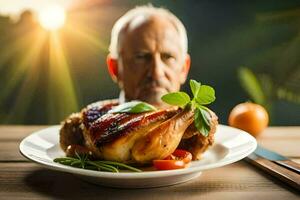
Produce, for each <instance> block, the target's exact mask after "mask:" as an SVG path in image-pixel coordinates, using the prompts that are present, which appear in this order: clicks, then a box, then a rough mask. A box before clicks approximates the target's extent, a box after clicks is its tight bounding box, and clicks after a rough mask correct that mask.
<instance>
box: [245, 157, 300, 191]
mask: <svg viewBox="0 0 300 200" xmlns="http://www.w3.org/2000/svg"><path fill="white" fill-rule="evenodd" d="M246 160H247V161H248V162H250V163H252V164H253V165H255V166H257V167H259V168H260V169H262V170H264V171H266V172H267V173H269V174H271V175H272V176H274V177H276V178H278V179H279V180H281V181H282V182H283V183H286V184H289V185H290V186H292V187H294V188H295V189H296V190H298V191H300V175H299V174H297V173H295V172H293V171H291V170H288V169H286V168H284V167H281V166H280V165H278V164H276V163H274V162H272V161H270V160H267V159H264V158H261V157H256V156H252V155H251V156H249V157H248V158H246Z"/></svg>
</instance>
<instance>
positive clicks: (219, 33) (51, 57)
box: [0, 0, 300, 125]
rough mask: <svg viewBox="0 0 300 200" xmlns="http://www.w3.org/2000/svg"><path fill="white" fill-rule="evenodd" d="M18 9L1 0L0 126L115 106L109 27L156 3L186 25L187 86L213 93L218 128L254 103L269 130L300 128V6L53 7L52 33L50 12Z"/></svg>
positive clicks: (106, 1) (164, 0) (125, 3)
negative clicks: (60, 12) (106, 103)
mask: <svg viewBox="0 0 300 200" xmlns="http://www.w3.org/2000/svg"><path fill="white" fill-rule="evenodd" d="M6 2H7V1H6ZM21 2H22V1H21V0H19V1H17V0H14V1H11V2H10V3H9V6H8V4H7V3H5V1H2V0H0V15H1V16H0V44H1V46H0V123H2V124H57V123H59V122H60V121H61V120H63V119H64V118H65V117H66V116H67V115H68V114H70V113H71V112H76V111H78V110H80V109H81V108H82V107H84V106H85V105H87V104H88V103H91V102H94V101H97V100H102V99H109V98H116V97H118V94H119V90H118V87H117V86H116V85H115V84H114V83H113V81H112V80H111V79H110V77H109V75H108V72H107V70H106V64H105V58H106V55H107V53H108V50H107V49H108V45H109V40H110V31H111V28H112V26H113V24H114V22H115V21H116V20H117V19H118V18H119V17H120V16H121V15H123V14H124V13H125V12H126V11H127V10H129V9H130V8H133V7H135V6H137V5H143V4H146V3H152V4H153V5H154V6H158V7H164V8H167V9H169V10H171V11H172V12H173V13H174V14H175V15H177V16H178V17H179V18H180V19H181V20H182V22H183V23H184V25H185V26H186V29H187V32H188V38H189V53H190V55H191V58H192V66H191V71H190V74H189V77H188V78H189V79H190V78H193V79H196V80H198V81H200V82H202V83H205V84H209V85H212V86H213V87H214V88H215V90H216V95H217V100H216V102H215V103H214V104H213V105H212V106H211V108H212V109H213V110H214V111H215V112H216V113H217V114H218V116H219V118H220V122H221V123H223V124H227V118H228V115H229V112H230V110H231V109H232V108H233V106H234V105H236V104H238V103H240V102H244V101H247V100H252V101H256V102H259V103H263V104H264V105H265V106H266V107H268V109H269V111H270V113H271V125H300V106H299V105H300V104H299V102H300V100H299V93H300V1H291V0H286V1H201V0H198V1H196V0H189V1H180V0H160V1H158V0H156V1H137V0H132V1H129V0H119V1H116V0H114V1H113V0H76V1H68V2H67V1H65V2H64V3H62V2H63V1H56V3H57V4H58V5H60V4H61V6H63V7H64V8H65V9H66V22H65V24H64V26H63V27H62V28H61V29H59V30H58V31H48V30H46V29H44V28H43V27H42V26H41V25H40V23H39V21H38V20H37V19H38V15H39V13H41V12H42V11H40V10H39V9H40V8H41V7H46V6H45V5H46V4H45V5H40V7H34V6H32V7H30V3H29V2H27V4H26V5H24V6H23V9H19V10H18V11H16V9H15V10H14V9H11V8H14V6H15V7H16V8H17V7H18V8H19V7H22V6H20V5H18V3H21ZM40 2H42V1H40ZM43 2H44V3H49V2H51V1H50V0H48V2H47V0H45V1H43ZM66 2H67V3H66ZM51 3H53V1H52V2H51ZM32 4H33V5H36V4H34V1H33V0H32ZM5 6H6V7H5ZM5 8H7V9H5ZM28 8H31V9H28ZM9 9H11V10H9ZM41 10H42V9H41ZM18 15H19V17H18ZM242 66H246V67H247V69H246V72H247V73H248V74H247V73H246V74H245V73H244V72H245V70H244V71H240V69H241V68H240V67H242ZM244 69H245V68H244ZM249 70H251V71H252V72H251V71H249ZM239 72H240V73H239ZM249 88H250V89H249ZM182 89H183V90H185V91H188V84H185V85H184V86H183V88H182ZM259 95H260V96H259ZM261 96H263V97H262V98H261ZM261 99H263V101H262V100H261ZM261 101H262V102H261Z"/></svg>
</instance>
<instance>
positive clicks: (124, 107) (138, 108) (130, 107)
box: [108, 101, 156, 113]
mask: <svg viewBox="0 0 300 200" xmlns="http://www.w3.org/2000/svg"><path fill="white" fill-rule="evenodd" d="M155 110H156V108H155V107H154V106H152V105H150V104H148V103H146V102H142V101H130V102H126V103H123V104H120V105H118V106H116V107H114V108H113V109H111V110H110V111H109V112H108V113H142V112H149V111H155Z"/></svg>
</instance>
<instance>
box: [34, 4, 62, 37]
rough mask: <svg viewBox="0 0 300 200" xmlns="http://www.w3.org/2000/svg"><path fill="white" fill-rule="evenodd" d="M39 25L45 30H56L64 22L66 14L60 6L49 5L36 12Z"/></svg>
mask: <svg viewBox="0 0 300 200" xmlns="http://www.w3.org/2000/svg"><path fill="white" fill-rule="evenodd" d="M38 20H39V22H40V24H41V26H42V27H43V28H45V29H47V30H50V31H52V30H57V29H59V28H61V27H62V26H63V25H64V24H65V20H66V14H65V10H64V9H63V8H62V7H61V6H57V5H55V6H51V7H47V8H46V9H44V10H42V11H41V12H40V13H39V14H38Z"/></svg>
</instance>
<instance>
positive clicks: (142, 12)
mask: <svg viewBox="0 0 300 200" xmlns="http://www.w3.org/2000/svg"><path fill="white" fill-rule="evenodd" d="M157 15H159V16H162V17H166V18H167V19H168V20H169V21H170V22H171V23H172V24H173V26H174V27H175V29H176V30H177V32H178V35H179V37H180V45H181V47H182V51H183V53H184V54H187V49H188V40H187V34H186V30H185V27H184V25H183V24H182V22H181V21H180V20H179V19H178V18H177V17H176V16H175V15H174V14H172V13H171V12H170V11H168V10H166V9H164V8H155V7H153V6H152V5H147V6H139V7H136V8H134V9H131V10H129V11H128V12H127V13H125V14H124V15H123V16H122V17H121V18H119V19H118V21H117V22H116V23H115V24H114V26H113V28H112V31H111V40H110V45H109V52H110V55H111V57H112V58H118V56H119V50H120V36H121V34H122V31H124V30H125V29H126V27H128V25H130V23H131V22H132V21H133V20H134V19H135V18H137V17H141V16H142V17H150V16H157Z"/></svg>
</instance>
